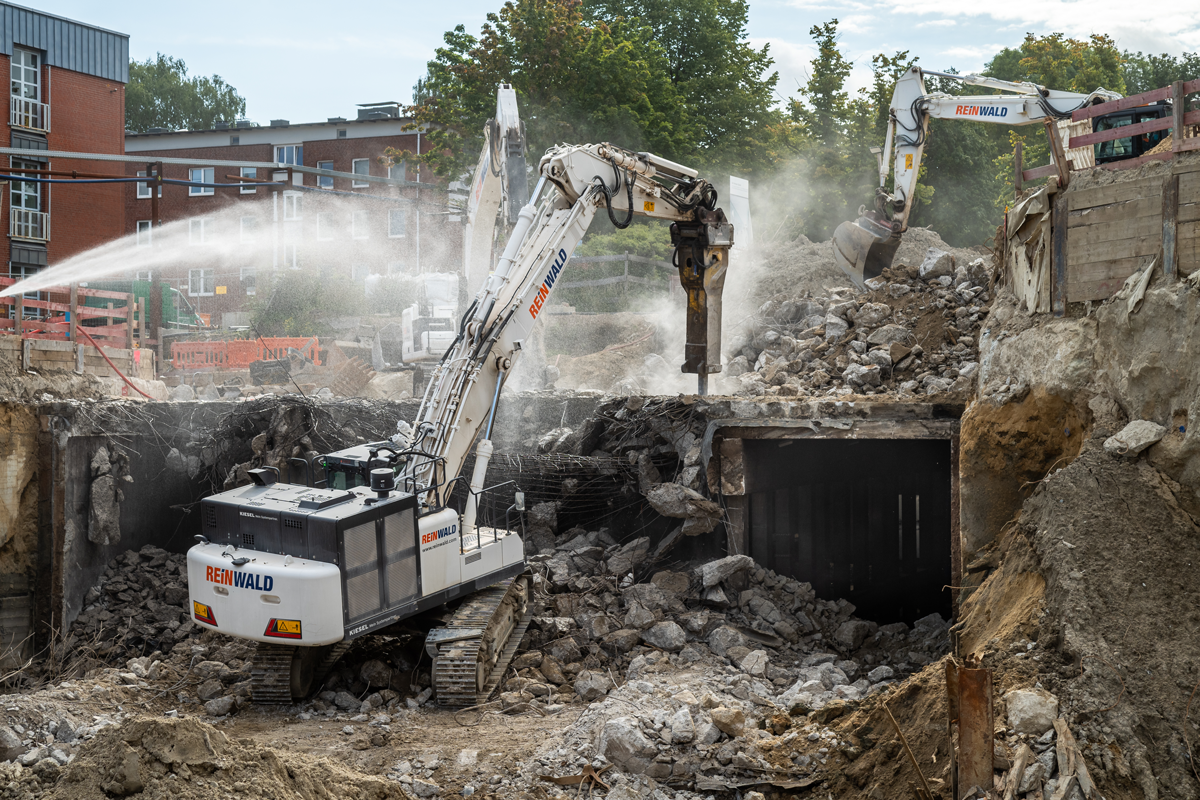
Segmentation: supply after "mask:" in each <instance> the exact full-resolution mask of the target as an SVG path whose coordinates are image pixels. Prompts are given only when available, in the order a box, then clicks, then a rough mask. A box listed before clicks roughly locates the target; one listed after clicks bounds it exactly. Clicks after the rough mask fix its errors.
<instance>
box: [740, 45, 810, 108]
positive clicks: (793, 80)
mask: <svg viewBox="0 0 1200 800" xmlns="http://www.w3.org/2000/svg"><path fill="white" fill-rule="evenodd" d="M764 44H769V45H771V57H772V58H773V59H775V67H774V68H775V70H776V71H777V72H779V83H777V84H776V85H775V91H776V93H777V94H778V95H779V99H780V101H781V102H782V101H783V100H786V99H787V98H790V97H795V96H796V95H797V94H798V93H799V87H800V86H803V85H804V84H805V83H807V82H808V65H809V62H811V61H812V60H813V57H814V56H815V55H816V49H815V48H814V47H813V46H812V45H810V44H797V43H795V42H789V41H786V40H784V39H769V38H768V39H754V38H751V39H750V45H751V46H752V47H754V48H761V47H762V46H763V45H764Z"/></svg>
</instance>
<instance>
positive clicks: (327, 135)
mask: <svg viewBox="0 0 1200 800" xmlns="http://www.w3.org/2000/svg"><path fill="white" fill-rule="evenodd" d="M409 122H410V120H408V119H405V118H402V117H400V114H399V106H398V105H397V104H394V103H391V104H382V105H374V106H368V107H362V108H361V109H360V111H359V113H358V119H354V120H348V119H343V118H340V117H335V118H331V119H329V120H327V121H325V122H318V123H305V124H291V123H289V122H288V121H287V120H272V121H271V124H270V125H263V126H259V125H254V124H253V123H250V122H247V121H239V122H234V123H231V124H228V125H225V124H223V125H221V126H220V127H218V128H217V129H214V130H196V131H166V130H151V131H148V132H146V133H132V132H130V133H126V135H125V151H126V154H127V155H128V156H144V157H145V160H146V162H145V164H144V165H142V164H132V163H131V164H127V165H126V170H127V173H126V174H128V175H130V176H133V175H138V176H141V175H145V174H147V173H148V172H149V173H150V174H153V173H154V172H155V170H156V167H155V166H154V165H155V159H157V158H169V159H186V160H188V161H189V162H194V163H187V164H182V163H181V164H172V163H164V164H163V165H162V174H163V177H164V178H165V179H168V180H169V179H177V180H182V181H191V182H194V183H201V184H214V183H215V184H229V183H235V182H239V181H240V180H241V179H243V178H244V179H246V181H245V182H244V183H242V184H241V185H240V186H239V187H238V188H220V187H205V186H194V185H191V186H183V185H177V184H175V185H172V184H164V185H163V186H162V187H161V192H160V194H159V197H158V198H157V203H155V200H156V198H154V197H153V196H152V192H153V188H154V187H153V186H152V185H150V184H144V183H136V184H127V185H126V186H127V188H126V190H125V192H126V194H125V203H124V209H125V231H126V233H128V234H137V242H138V244H139V245H140V246H146V247H156V246H164V245H163V243H164V242H166V241H167V240H168V239H169V241H170V244H169V245H167V246H168V247H169V248H170V249H172V250H173V251H174V256H173V255H172V254H171V253H164V258H163V261H162V263H163V267H162V268H161V270H160V271H159V273H158V274H154V275H150V276H147V275H145V274H142V275H140V276H132V275H131V276H130V277H142V278H147V277H150V278H153V279H154V280H167V281H170V282H171V283H172V285H174V286H176V287H177V288H178V289H179V290H180V291H181V292H183V293H185V294H186V295H188V297H189V298H190V301H191V302H192V304H193V305H194V306H195V307H196V310H197V311H199V312H200V313H201V314H204V315H205V316H208V317H209V318H210V320H211V322H212V323H213V324H222V325H226V326H228V325H229V324H245V321H246V311H247V310H248V308H249V305H250V300H251V299H252V298H254V297H255V296H257V295H260V294H261V293H264V292H266V291H268V287H269V286H270V283H271V280H272V279H273V277H274V276H276V275H278V274H280V273H281V271H282V270H287V269H305V270H315V271H317V272H319V273H321V274H322V275H325V276H332V277H333V278H334V279H337V280H346V281H364V282H365V281H366V279H367V276H368V275H372V274H374V275H398V274H407V275H412V274H416V273H420V272H436V271H453V272H457V271H458V270H459V264H460V261H461V247H462V229H461V225H460V224H459V218H458V217H457V216H455V215H452V214H450V213H449V212H448V207H447V195H446V190H445V189H444V188H443V187H441V186H440V185H435V184H433V183H428V182H425V183H422V181H421V176H420V175H419V174H418V173H417V170H415V169H412V168H408V167H407V166H406V165H405V164H395V165H389V164H388V163H387V161H386V160H384V159H383V156H384V152H385V150H386V149H387V148H389V147H391V148H395V149H396V150H401V151H403V150H407V151H411V152H417V153H420V152H425V150H426V149H427V146H428V139H423V137H422V134H421V132H419V131H406V130H404V128H405V127H406V126H407V124H408V123H409ZM209 160H211V161H212V162H237V163H239V164H258V165H263V164H272V165H274V167H264V166H257V167H255V166H223V165H220V164H217V163H214V164H211V165H206V163H205V162H206V161H209ZM295 165H299V166H305V167H315V168H318V169H327V170H332V171H337V172H346V173H357V174H361V175H364V176H377V177H386V178H391V179H398V180H399V181H402V182H403V184H401V185H397V184H393V183H380V182H369V181H367V180H365V179H364V180H362V181H359V180H352V179H346V178H334V177H329V176H321V175H313V174H304V173H300V172H294V173H293V174H292V176H291V182H290V183H287V176H288V173H287V172H286V169H287V167H288V166H295ZM253 180H259V181H262V180H270V181H274V182H282V183H284V184H286V185H284V186H278V185H276V186H255V185H254V184H253V183H252V182H251V181H253ZM156 207H157V213H158V220H159V223H160V224H161V225H162V226H165V227H162V228H159V227H158V226H157V225H154V214H155V208H156ZM183 221H186V223H187V229H186V236H185V235H184V234H185V231H184V229H183V227H182V223H183ZM172 223H179V224H176V225H172ZM239 245H244V247H243V246H239ZM179 248H184V249H186V250H189V251H191V252H187V253H185V254H183V256H184V257H177V256H179V255H180V254H179V253H178V249H179ZM398 311H399V309H397V312H398Z"/></svg>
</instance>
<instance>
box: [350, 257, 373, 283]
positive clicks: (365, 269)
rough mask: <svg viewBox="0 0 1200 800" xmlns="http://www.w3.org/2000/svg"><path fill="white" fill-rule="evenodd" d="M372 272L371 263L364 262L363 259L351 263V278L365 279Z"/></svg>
mask: <svg viewBox="0 0 1200 800" xmlns="http://www.w3.org/2000/svg"><path fill="white" fill-rule="evenodd" d="M370 274H371V267H370V265H369V264H364V263H362V262H361V261H356V262H354V263H353V264H351V265H350V280H352V281H355V282H358V281H365V280H366V279H367V276H368V275H370Z"/></svg>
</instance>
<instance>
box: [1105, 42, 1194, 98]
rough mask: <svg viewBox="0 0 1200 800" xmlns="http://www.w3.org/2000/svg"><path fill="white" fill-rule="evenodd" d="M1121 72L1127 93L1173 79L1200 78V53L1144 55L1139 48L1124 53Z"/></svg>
mask: <svg viewBox="0 0 1200 800" xmlns="http://www.w3.org/2000/svg"><path fill="white" fill-rule="evenodd" d="M1121 75H1122V77H1123V78H1124V79H1125V90H1126V93H1127V94H1141V93H1142V92H1148V91H1150V90H1151V89H1159V88H1161V87H1163V86H1170V85H1171V84H1172V83H1174V82H1175V81H1194V80H1196V79H1197V78H1200V53H1184V54H1183V55H1181V56H1173V55H1171V54H1170V53H1160V54H1158V55H1154V54H1153V53H1147V54H1145V55H1143V54H1142V53H1141V52H1140V51H1139V52H1137V53H1131V52H1129V51H1128V50H1126V51H1125V54H1124V63H1123V64H1122V65H1121Z"/></svg>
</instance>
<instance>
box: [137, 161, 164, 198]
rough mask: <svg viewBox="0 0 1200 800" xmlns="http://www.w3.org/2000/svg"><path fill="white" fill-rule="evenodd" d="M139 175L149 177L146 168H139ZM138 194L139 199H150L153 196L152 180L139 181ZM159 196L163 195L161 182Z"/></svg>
mask: <svg viewBox="0 0 1200 800" xmlns="http://www.w3.org/2000/svg"><path fill="white" fill-rule="evenodd" d="M137 176H138V177H139V178H145V177H148V175H147V173H146V170H144V169H140V170H138V174H137ZM137 196H138V199H139V200H149V199H151V198H150V182H149V181H142V182H140V183H138V185H137ZM158 196H159V197H162V184H161V183H160V184H158Z"/></svg>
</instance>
